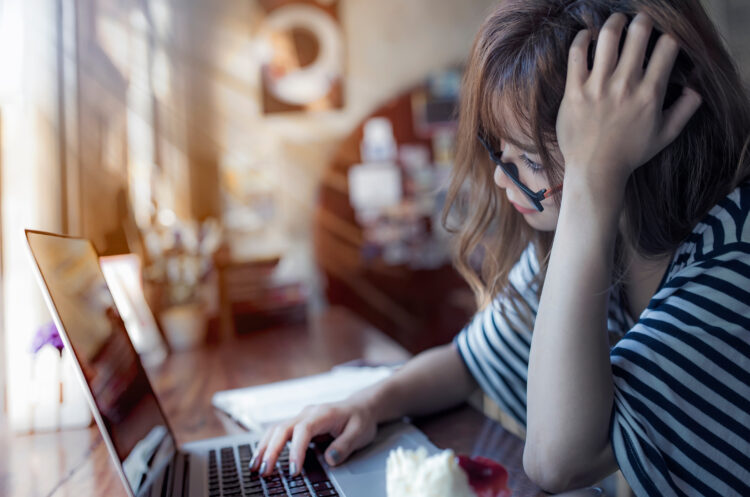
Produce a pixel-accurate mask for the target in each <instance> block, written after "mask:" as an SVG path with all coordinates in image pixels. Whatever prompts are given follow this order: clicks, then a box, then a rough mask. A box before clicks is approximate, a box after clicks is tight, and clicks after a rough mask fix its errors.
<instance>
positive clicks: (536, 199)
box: [477, 133, 562, 212]
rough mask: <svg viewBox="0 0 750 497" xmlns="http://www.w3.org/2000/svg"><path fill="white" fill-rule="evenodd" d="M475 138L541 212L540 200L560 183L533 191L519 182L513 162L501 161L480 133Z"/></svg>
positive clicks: (554, 192)
mask: <svg viewBox="0 0 750 497" xmlns="http://www.w3.org/2000/svg"><path fill="white" fill-rule="evenodd" d="M477 138H479V141H480V142H481V143H482V145H483V146H484V148H485V149H486V150H487V153H489V154H490V159H492V162H494V163H495V164H497V165H498V167H500V169H502V170H503V172H504V173H505V174H506V175H507V176H508V177H509V178H510V179H511V181H513V183H514V184H515V185H516V186H517V187H518V188H519V189H520V190H521V191H522V192H523V193H524V195H526V196H527V197H528V198H529V200H531V203H532V204H534V207H536V210H538V211H539V212H542V211H543V210H544V207H543V206H542V200H544V199H545V198H549V197H551V196H552V195H554V194H556V193H557V192H559V191H560V190H562V185H557V186H556V187H554V188H550V189H549V190H547V189H546V188H543V189H541V190H539V191H538V192H535V191H533V190H532V189H531V188H529V187H528V186H526V185H524V184H523V183H522V182H521V180H520V179H519V177H518V167H517V166H516V165H515V164H513V163H510V162H503V161H502V160H500V157H498V155H497V154H496V153H495V152H494V151H493V150H492V147H490V145H489V144H488V143H487V140H485V139H484V137H483V136H482V133H477Z"/></svg>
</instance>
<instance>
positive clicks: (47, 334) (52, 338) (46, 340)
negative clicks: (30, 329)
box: [31, 321, 65, 354]
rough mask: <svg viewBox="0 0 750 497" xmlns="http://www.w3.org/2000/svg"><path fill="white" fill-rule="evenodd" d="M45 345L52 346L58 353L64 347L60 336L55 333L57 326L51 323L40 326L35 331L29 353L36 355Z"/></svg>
mask: <svg viewBox="0 0 750 497" xmlns="http://www.w3.org/2000/svg"><path fill="white" fill-rule="evenodd" d="M45 345H52V346H53V347H54V348H56V349H57V350H58V352H62V349H63V348H64V347H65V345H64V344H63V342H62V339H61V338H60V334H59V333H58V332H57V326H55V323H54V322H52V321H50V322H49V323H47V324H45V325H42V326H41V327H40V328H39V329H38V330H36V335H34V342H33V343H32V344H31V351H32V352H34V353H35V354H36V353H37V352H39V351H40V350H41V349H42V347H44V346H45Z"/></svg>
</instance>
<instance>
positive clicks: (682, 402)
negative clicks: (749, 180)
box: [610, 191, 750, 497]
mask: <svg viewBox="0 0 750 497" xmlns="http://www.w3.org/2000/svg"><path fill="white" fill-rule="evenodd" d="M747 193H748V192H747V191H745V192H744V193H743V197H742V198H740V196H739V194H738V195H735V197H734V199H730V200H732V201H731V202H730V204H731V205H729V204H727V205H726V206H724V208H719V209H715V210H713V211H712V214H711V215H709V216H708V217H707V219H706V221H705V223H704V224H703V226H701V227H700V229H699V230H698V232H697V233H698V235H697V236H696V237H694V239H693V240H692V242H691V248H690V250H689V251H687V252H686V253H685V254H679V253H678V254H677V255H678V258H676V259H675V260H680V257H681V264H680V266H679V267H677V268H676V269H672V270H671V271H670V274H668V277H667V279H666V281H665V283H664V284H663V285H662V287H661V288H660V289H659V291H658V292H657V294H656V295H654V298H653V299H652V300H651V302H650V304H649V306H648V308H647V309H646V311H644V313H643V314H642V315H641V317H640V319H639V320H638V322H637V323H635V325H634V326H633V328H631V329H630V330H629V331H628V332H627V334H626V335H625V336H624V338H623V339H622V340H620V341H619V342H618V344H617V345H616V346H615V347H614V348H613V349H612V351H611V362H612V372H613V378H614V383H615V404H614V410H613V415H612V423H611V433H610V436H611V442H612V447H613V449H614V453H615V457H616V458H617V462H618V464H619V466H620V469H621V470H622V472H623V474H624V475H625V478H626V479H627V481H628V483H629V484H630V486H631V487H632V489H633V491H634V492H635V494H636V495H637V496H638V497H643V496H685V495H689V496H692V495H704V496H716V497H719V496H722V497H727V496H748V495H750V222H748V221H747V217H748V210H750V201H749V200H750V196H748V195H747Z"/></svg>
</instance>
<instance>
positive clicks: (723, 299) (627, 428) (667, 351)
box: [455, 183, 750, 497]
mask: <svg viewBox="0 0 750 497" xmlns="http://www.w3.org/2000/svg"><path fill="white" fill-rule="evenodd" d="M749 216H750V183H745V184H743V185H742V186H740V187H738V188H737V189H735V190H734V191H733V192H732V193H731V194H730V195H728V196H727V197H726V198H724V199H723V200H722V201H721V202H720V203H719V204H717V205H716V206H715V207H714V208H713V209H712V210H711V211H710V212H709V214H708V215H707V216H706V217H705V218H704V219H703V220H702V221H701V222H700V223H698V225H696V227H695V228H694V229H693V231H692V233H691V235H690V236H689V237H688V238H687V240H686V241H685V242H684V243H682V245H680V247H679V248H678V249H677V251H676V253H675V255H674V257H673V258H672V261H671V263H670V265H669V268H668V269H667V272H666V274H665V277H664V280H663V281H662V283H661V285H660V287H659V289H658V290H657V292H656V294H654V296H653V297H652V299H651V301H650V303H649V305H648V307H647V308H646V310H645V311H643V313H642V314H641V316H640V317H639V318H638V320H637V321H636V320H634V319H632V318H631V317H630V316H629V314H628V311H627V308H626V306H625V305H624V300H623V299H622V298H621V297H620V294H621V288H615V289H613V290H612V292H611V296H610V301H609V309H608V327H609V331H610V332H611V333H614V334H616V335H618V336H621V337H622V338H621V339H620V340H619V341H618V342H617V343H616V344H615V345H614V346H613V347H612V349H611V351H610V359H611V363H612V375H613V378H614V386H615V399H614V410H613V413H612V421H611V426H610V440H611V443H612V447H613V449H614V453H615V457H616V458H617V462H618V464H619V466H620V469H621V470H622V472H623V474H624V475H625V478H626V479H627V481H628V483H629V484H630V486H631V487H632V489H633V491H634V492H635V494H636V495H637V496H639V497H641V496H652V497H655V496H683V495H688V496H692V495H707V496H717V497H718V496H721V497H727V496H745V497H747V496H750V220H748V217H749ZM538 270H539V268H538V263H537V260H536V257H535V254H534V250H533V247H529V248H528V249H527V250H526V251H525V252H524V254H523V256H522V257H521V260H520V261H519V262H518V263H517V264H516V266H515V267H514V268H513V270H512V272H511V274H510V282H511V284H512V285H514V286H515V288H516V289H517V290H519V292H520V294H521V296H522V298H523V301H521V302H517V305H516V308H515V309H514V308H513V307H512V306H510V305H508V303H507V301H504V300H503V299H500V298H498V299H495V301H494V302H493V303H492V305H490V306H488V307H487V308H486V309H485V310H483V311H480V312H479V313H477V314H476V315H475V316H474V318H473V319H472V321H471V322H470V323H469V324H468V325H467V326H466V327H465V328H464V329H463V330H462V331H461V333H460V334H459V335H458V336H457V337H456V339H455V342H456V344H457V345H458V349H459V352H460V353H461V356H462V357H463V360H464V362H465V363H466V365H467V367H468V368H469V370H470V371H471V373H472V374H473V376H474V377H475V378H476V380H477V381H478V383H479V385H480V386H481V387H482V389H483V390H484V392H485V393H486V394H487V395H489V396H490V397H491V398H492V399H494V401H495V402H497V404H498V405H499V406H500V407H501V408H502V409H503V410H504V411H505V412H507V413H508V414H510V415H511V416H513V417H514V418H515V419H516V420H517V421H519V422H520V423H521V424H522V425H524V426H525V424H526V379H527V372H528V360H529V347H530V343H531V331H532V330H531V328H530V327H529V325H527V324H525V323H527V322H533V318H534V316H536V311H537V307H538V305H539V300H538V297H537V290H538V288H537V287H536V285H535V284H533V283H530V282H531V281H532V279H533V277H534V275H535V274H536V273H537V272H538ZM519 313H520V314H526V315H527V317H529V316H530V318H531V319H523V317H524V316H522V315H519Z"/></svg>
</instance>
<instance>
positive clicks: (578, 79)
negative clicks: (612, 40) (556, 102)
mask: <svg viewBox="0 0 750 497" xmlns="http://www.w3.org/2000/svg"><path fill="white" fill-rule="evenodd" d="M590 44H591V31H589V30H588V29H584V30H581V31H579V32H578V34H576V36H575V38H573V43H572V44H571V45H570V50H569V51H568V77H567V80H568V81H567V83H566V85H565V87H566V88H573V87H579V86H581V85H582V84H583V83H584V82H585V81H586V79H587V78H588V77H589V68H588V53H589V45H590Z"/></svg>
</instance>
